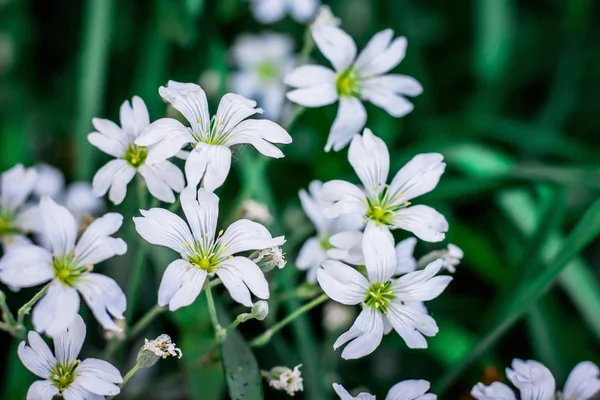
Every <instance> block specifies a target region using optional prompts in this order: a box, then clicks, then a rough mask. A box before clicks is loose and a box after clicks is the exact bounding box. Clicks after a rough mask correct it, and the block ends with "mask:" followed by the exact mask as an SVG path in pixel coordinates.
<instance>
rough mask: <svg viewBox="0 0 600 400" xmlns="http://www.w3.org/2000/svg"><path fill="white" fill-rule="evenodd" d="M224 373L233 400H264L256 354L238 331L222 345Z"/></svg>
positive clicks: (230, 335) (229, 336)
mask: <svg viewBox="0 0 600 400" xmlns="http://www.w3.org/2000/svg"><path fill="white" fill-rule="evenodd" d="M221 354H222V356H223V371H224V372H225V376H226V378H227V386H228V387H229V397H230V398H231V399H232V400H242V399H246V400H259V399H264V395H263V386H262V378H261V375H260V369H259V367H258V363H257V362H256V358H255V357H254V353H252V350H251V349H250V346H248V343H246V341H245V340H244V338H242V335H241V334H240V333H239V332H237V331H232V332H231V333H230V334H229V335H227V339H226V340H225V342H223V344H222V345H221Z"/></svg>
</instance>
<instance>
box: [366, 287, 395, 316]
mask: <svg viewBox="0 0 600 400" xmlns="http://www.w3.org/2000/svg"><path fill="white" fill-rule="evenodd" d="M395 298H396V296H395V295H394V292H393V291H392V281H387V282H386V283H373V284H372V285H371V287H369V290H368V291H367V295H366V296H365V301H364V303H365V305H366V306H367V307H371V308H374V309H375V310H377V311H379V312H381V313H383V314H387V310H388V307H389V305H390V303H391V302H392V300H394V299H395Z"/></svg>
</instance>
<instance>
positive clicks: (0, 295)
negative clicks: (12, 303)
mask: <svg viewBox="0 0 600 400" xmlns="http://www.w3.org/2000/svg"><path fill="white" fill-rule="evenodd" d="M0 310H2V320H3V321H4V322H6V323H7V324H9V325H11V326H15V325H16V324H17V321H15V317H13V314H12V312H10V309H9V308H8V306H7V305H6V295H5V294H4V292H3V291H1V290H0Z"/></svg>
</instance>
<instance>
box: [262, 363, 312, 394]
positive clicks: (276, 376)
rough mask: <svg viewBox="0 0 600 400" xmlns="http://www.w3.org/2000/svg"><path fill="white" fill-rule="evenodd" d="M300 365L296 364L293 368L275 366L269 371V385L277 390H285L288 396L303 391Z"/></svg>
mask: <svg viewBox="0 0 600 400" xmlns="http://www.w3.org/2000/svg"><path fill="white" fill-rule="evenodd" d="M301 366H302V364H300V365H296V366H295V367H294V369H293V370H291V369H289V368H288V367H275V368H273V369H271V371H269V375H270V379H269V386H271V387H272V388H274V389H277V390H284V391H285V392H286V393H287V394H288V396H294V395H295V394H296V392H302V391H303V390H304V386H303V384H302V376H301V374H300V367H301Z"/></svg>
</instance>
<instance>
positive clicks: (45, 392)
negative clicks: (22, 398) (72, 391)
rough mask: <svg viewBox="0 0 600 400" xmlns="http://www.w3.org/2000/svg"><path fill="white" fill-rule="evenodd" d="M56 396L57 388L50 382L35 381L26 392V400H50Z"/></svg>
mask: <svg viewBox="0 0 600 400" xmlns="http://www.w3.org/2000/svg"><path fill="white" fill-rule="evenodd" d="M56 395H58V388H57V387H56V386H54V383H52V381H48V380H47V381H35V382H33V383H32V384H31V386H29V390H27V397H26V399H27V400H52V399H53V398H54V396H56Z"/></svg>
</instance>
